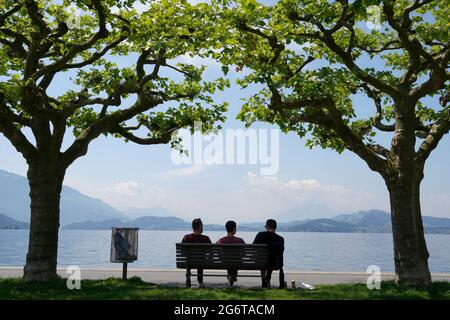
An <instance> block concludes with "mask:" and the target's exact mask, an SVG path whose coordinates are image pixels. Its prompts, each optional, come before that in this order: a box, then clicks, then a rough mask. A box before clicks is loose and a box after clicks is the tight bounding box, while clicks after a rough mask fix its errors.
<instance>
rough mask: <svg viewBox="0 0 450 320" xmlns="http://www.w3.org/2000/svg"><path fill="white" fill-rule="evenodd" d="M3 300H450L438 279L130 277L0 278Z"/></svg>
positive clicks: (445, 285) (449, 286) (449, 293)
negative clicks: (275, 283) (274, 284)
mask: <svg viewBox="0 0 450 320" xmlns="http://www.w3.org/2000/svg"><path fill="white" fill-rule="evenodd" d="M0 299H150V300H156V299H170V300H172V299H174V300H175V299H193V300H201V299H210V300H214V299H223V300H240V299H273V300H278V299H281V300H291V299H319V300H323V299H450V283H449V282H435V283H433V285H432V286H431V287H430V288H428V289H420V288H402V287H398V286H397V285H395V284H394V283H393V282H383V283H382V284H381V290H368V289H367V287H366V286H365V285H364V284H338V285H323V286H317V287H316V290H305V289H296V290H293V289H270V290H267V289H244V288H229V289H228V288H206V289H198V288H192V289H185V288H175V287H161V286H156V285H152V284H149V283H146V282H144V281H142V280H141V279H140V278H131V279H129V280H127V281H122V280H120V279H107V280H84V281H82V282H81V290H68V289H67V287H66V280H64V279H56V280H54V281H51V282H50V283H45V284H43V283H24V282H22V281H21V280H20V279H18V278H10V279H1V278H0Z"/></svg>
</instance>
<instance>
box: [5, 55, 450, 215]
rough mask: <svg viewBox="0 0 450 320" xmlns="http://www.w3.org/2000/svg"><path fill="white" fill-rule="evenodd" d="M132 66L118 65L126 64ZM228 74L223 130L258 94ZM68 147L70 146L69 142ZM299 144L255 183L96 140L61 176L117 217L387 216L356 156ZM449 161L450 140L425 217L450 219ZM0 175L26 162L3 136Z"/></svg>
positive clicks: (229, 171) (227, 171) (439, 156)
mask: <svg viewBox="0 0 450 320" xmlns="http://www.w3.org/2000/svg"><path fill="white" fill-rule="evenodd" d="M133 60H134V59H132V58H128V59H126V58H125V59H123V58H122V59H121V60H117V61H118V62H119V63H124V64H127V63H133ZM181 60H184V61H190V62H192V63H196V64H198V63H202V64H207V65H208V68H207V71H206V74H205V78H206V79H214V78H216V77H218V76H222V73H221V69H220V66H219V65H218V64H216V63H213V62H211V61H205V60H203V61H202V60H200V59H198V58H194V59H191V58H188V57H183V58H182V59H181ZM362 63H364V61H363V62H362ZM375 63H377V62H375ZM230 73H231V74H232V75H231V79H232V81H231V84H232V85H231V88H229V89H227V90H226V91H225V92H221V93H218V94H216V95H215V98H216V99H217V100H218V101H228V102H229V103H230V111H229V112H228V120H227V122H226V124H225V127H226V128H232V129H237V128H242V127H243V124H242V123H241V122H239V121H237V120H235V116H236V114H237V112H238V111H239V107H240V106H241V105H242V103H243V101H241V98H245V97H248V96H250V95H251V94H253V93H255V92H256V91H257V89H258V88H257V87H256V86H254V87H249V88H247V89H245V90H241V89H240V87H239V86H237V85H236V84H235V83H234V79H235V77H236V75H235V74H233V72H230ZM69 76H70V74H66V75H63V76H59V78H58V79H56V85H55V86H53V87H52V92H51V93H53V94H55V95H59V94H61V93H62V92H63V90H65V89H67V88H69V87H70V82H69ZM72 76H73V75H72ZM238 76H241V74H238ZM354 101H355V102H356V104H357V105H358V110H359V111H360V112H361V114H363V115H364V114H366V115H367V114H372V112H374V110H375V108H374V106H373V105H372V104H371V103H370V101H368V100H366V99H364V98H363V97H360V96H356V97H354ZM258 127H259V128H270V127H269V126H267V125H264V124H258ZM68 139H72V138H71V137H70V134H68ZM380 139H381V141H382V142H385V141H386V139H383V137H381V138H380ZM304 143H305V141H302V140H300V139H299V138H298V137H297V136H296V135H294V134H288V135H285V134H281V135H280V166H279V172H278V174H277V175H274V176H261V175H260V166H258V165H209V166H207V165H176V164H174V163H173V162H172V161H171V150H170V147H169V146H168V145H164V146H160V145H158V146H140V145H135V144H133V143H124V142H123V141H121V140H117V139H114V138H112V137H109V138H105V137H101V138H99V139H97V140H96V141H94V142H93V143H92V144H91V146H90V148H89V152H88V155H87V156H85V157H83V158H81V159H78V160H77V161H76V162H75V163H74V164H73V165H72V166H71V167H70V168H69V169H68V171H67V175H66V179H65V184H66V185H68V186H71V187H73V188H76V189H78V190H79V191H81V192H83V193H85V194H87V195H89V196H92V197H96V198H100V199H102V200H103V201H105V202H107V203H108V204H110V205H112V206H114V207H116V208H118V209H125V208H129V207H139V208H145V207H152V206H162V207H164V208H166V209H167V210H169V211H171V212H173V213H174V214H176V215H177V216H179V217H183V218H187V219H188V218H192V217H202V218H203V219H204V221H206V222H217V223H221V222H223V221H225V220H226V219H228V218H234V219H236V220H238V221H250V220H252V221H254V220H263V219H266V218H267V217H276V216H277V215H280V214H282V213H284V212H286V211H288V210H290V209H292V208H298V210H297V212H298V217H297V218H298V219H304V218H314V217H318V216H324V215H325V216H326V215H327V212H328V211H327V210H323V214H321V213H320V210H312V209H311V208H313V207H320V208H330V209H333V211H337V212H343V213H349V212H354V211H358V210H365V209H372V208H377V209H383V210H388V209H389V199H388V194H387V190H386V187H385V185H384V182H383V180H382V179H381V177H379V176H378V174H376V173H374V172H371V171H370V169H369V168H368V167H367V165H366V164H365V163H364V162H363V161H362V160H360V159H359V158H358V157H357V156H355V155H354V154H352V153H350V152H347V151H346V152H344V153H343V154H341V155H339V154H337V153H335V152H333V151H331V150H322V149H314V150H309V149H308V148H306V147H305V146H304ZM449 154H450V139H449V138H448V137H445V138H444V139H443V140H442V142H441V144H440V146H439V148H438V149H437V150H436V151H435V152H433V154H432V155H431V156H430V158H429V160H428V163H427V165H426V169H425V179H424V181H423V183H422V195H421V198H422V207H423V210H422V211H423V213H424V214H425V215H433V216H440V217H448V218H450V209H449V208H450V179H449V177H450V168H449V165H448V159H449ZM0 169H4V170H7V171H10V172H14V173H17V174H21V175H25V174H26V170H27V167H26V163H25V161H24V160H23V159H22V158H21V156H20V155H19V154H18V153H17V152H16V150H15V149H14V148H13V147H12V146H11V145H10V143H9V142H8V141H7V140H6V139H5V138H4V137H3V136H2V135H0ZM330 211H331V210H330Z"/></svg>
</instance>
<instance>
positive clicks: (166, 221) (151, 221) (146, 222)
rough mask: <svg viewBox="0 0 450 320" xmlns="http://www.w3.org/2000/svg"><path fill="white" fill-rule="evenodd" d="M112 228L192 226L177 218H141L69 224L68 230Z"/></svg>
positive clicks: (173, 228) (177, 227) (164, 228)
mask: <svg viewBox="0 0 450 320" xmlns="http://www.w3.org/2000/svg"><path fill="white" fill-rule="evenodd" d="M111 227H138V228H140V229H142V230H189V229H190V228H191V224H190V223H189V222H186V221H184V220H182V219H180V218H177V217H153V216H148V217H140V218H137V219H134V220H129V221H120V220H105V221H98V222H92V221H85V222H79V223H73V224H69V225H67V226H65V227H63V229H66V230H108V229H111Z"/></svg>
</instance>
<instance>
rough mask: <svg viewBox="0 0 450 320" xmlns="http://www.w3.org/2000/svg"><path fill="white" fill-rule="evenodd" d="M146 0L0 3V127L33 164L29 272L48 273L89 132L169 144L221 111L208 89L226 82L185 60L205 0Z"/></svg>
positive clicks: (201, 27) (45, 276)
mask: <svg viewBox="0 0 450 320" xmlns="http://www.w3.org/2000/svg"><path fill="white" fill-rule="evenodd" d="M144 2H146V1H136V3H135V1H133V0H131V1H130V0H120V1H117V0H77V1H67V0H61V1H49V0H2V1H1V3H0V133H2V134H3V135H4V136H5V137H6V138H7V139H8V140H9V141H10V142H11V144H12V145H13V146H14V147H15V149H16V150H17V151H18V152H20V153H21V154H22V156H23V157H24V158H25V160H26V162H27V164H28V168H29V169H28V173H27V176H28V180H29V186H30V198H31V220H30V235H29V247H28V254H27V257H26V265H25V267H24V280H26V281H47V280H49V279H51V278H54V277H55V276H56V265H57V249H58V229H59V216H60V193H61V188H62V183H63V180H64V175H65V173H66V171H67V169H68V168H69V166H70V165H71V164H72V163H73V162H74V161H75V160H77V159H78V158H80V157H82V156H84V155H85V154H86V153H87V152H88V147H89V144H90V143H91V142H92V141H93V140H94V139H96V138H98V137H100V136H101V135H105V136H112V137H117V138H123V139H124V140H126V141H131V142H134V143H138V144H142V145H153V144H165V143H169V142H170V143H171V144H172V145H176V142H177V141H173V140H171V134H172V132H174V130H176V129H178V128H182V127H190V128H192V127H193V124H194V121H202V122H203V126H204V127H207V128H208V127H212V126H214V124H215V123H216V122H217V121H222V120H223V118H222V112H223V111H224V108H225V105H222V104H220V105H219V104H214V103H213V101H212V98H211V96H212V94H213V92H214V91H215V90H216V89H222V88H223V86H226V85H227V83H226V81H224V80H222V79H217V80H214V81H212V82H205V81H203V80H202V73H203V71H204V67H202V66H196V65H193V64H188V63H186V61H187V62H189V55H190V54H192V55H202V52H203V50H202V48H203V47H204V46H206V45H207V43H208V39H209V38H208V37H209V36H208V34H209V30H210V29H211V28H212V25H209V24H210V20H208V19H203V14H204V12H205V11H206V10H203V9H202V8H203V7H204V6H206V5H205V4H199V5H195V6H193V5H191V4H189V3H188V2H187V1H171V0H161V1H148V3H147V5H146V6H143V5H142V4H143V3H144ZM135 8H138V9H139V8H140V9H142V10H140V11H137V10H136V9H135ZM142 11H143V12H142ZM183 59H184V60H183ZM183 61H185V63H182V62H183ZM69 81H71V82H70V84H68V82H69ZM205 105H206V106H207V107H205ZM157 107H158V109H156V108H157ZM68 128H70V131H71V132H70V131H69V130H68ZM63 146H66V147H64V148H63ZM105 161H107V159H105Z"/></svg>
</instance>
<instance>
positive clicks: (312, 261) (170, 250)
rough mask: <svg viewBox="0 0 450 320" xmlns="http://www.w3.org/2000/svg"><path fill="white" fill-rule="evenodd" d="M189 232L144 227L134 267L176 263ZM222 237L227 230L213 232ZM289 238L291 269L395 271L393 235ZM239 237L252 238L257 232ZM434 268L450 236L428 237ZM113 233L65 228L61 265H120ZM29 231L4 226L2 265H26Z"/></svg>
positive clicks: (449, 257) (443, 267) (445, 267)
mask: <svg viewBox="0 0 450 320" xmlns="http://www.w3.org/2000/svg"><path fill="white" fill-rule="evenodd" d="M185 233H186V232H184V231H143V230H141V231H139V261H137V262H135V263H133V264H132V266H131V267H133V268H136V267H141V268H170V269H174V268H175V267H176V266H175V243H176V242H179V241H180V239H181V238H182V236H183V235H184V234H185ZM206 234H207V235H209V236H210V238H211V240H213V241H216V240H217V239H219V238H220V237H221V236H222V235H223V233H222V232H207V233H206ZM281 235H282V236H283V237H284V238H285V241H286V252H285V267H286V269H291V270H317V271H360V272H365V271H366V268H367V266H369V265H373V264H375V265H378V266H380V268H381V270H382V271H393V268H394V266H393V254H392V238H391V237H392V236H391V234H376V233H281ZM239 236H241V237H242V238H244V239H245V241H246V242H251V241H252V240H253V238H254V236H255V233H254V232H241V233H239ZM426 238H427V244H428V249H429V251H430V255H431V257H430V269H431V271H432V272H450V235H436V234H429V235H426ZM110 241H111V231H109V230H101V231H97V230H88V231H78V230H62V231H61V232H60V243H59V257H58V264H59V265H60V266H65V265H72V264H76V265H80V266H85V267H87V266H95V267H117V265H114V264H112V263H110V262H109V250H110ZM27 243H28V230H0V266H8V265H9V266H20V265H23V264H24V263H25V255H26V249H27Z"/></svg>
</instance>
